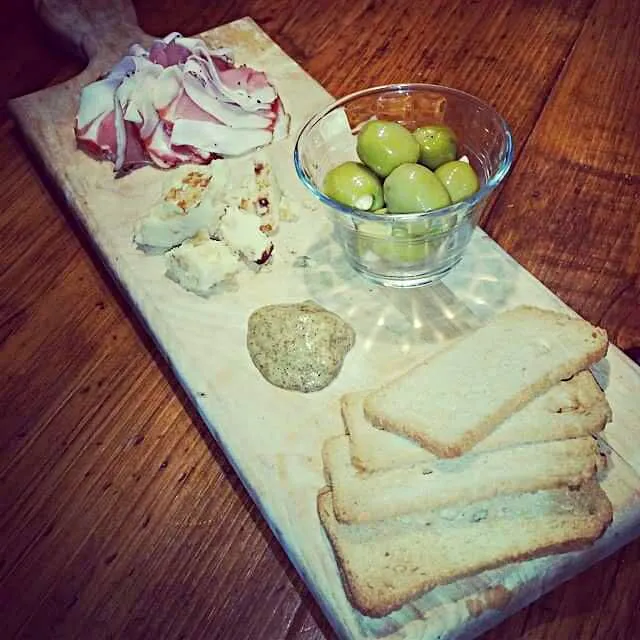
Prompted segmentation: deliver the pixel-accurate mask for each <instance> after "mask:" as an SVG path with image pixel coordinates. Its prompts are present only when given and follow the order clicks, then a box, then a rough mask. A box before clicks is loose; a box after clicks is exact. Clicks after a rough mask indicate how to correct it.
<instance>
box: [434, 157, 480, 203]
mask: <svg viewBox="0 0 640 640" xmlns="http://www.w3.org/2000/svg"><path fill="white" fill-rule="evenodd" d="M436 175H437V176H438V178H440V181H441V182H442V184H443V185H444V186H445V188H446V189H447V191H448V192H449V196H450V197H451V202H460V201H461V200H465V199H466V198H468V197H469V196H472V195H473V194H474V193H475V192H476V191H477V190H478V189H479V188H480V180H478V175H477V174H476V172H475V171H474V170H473V167H472V166H471V165H470V164H469V163H468V162H463V161H462V160H453V161H452V162H447V163H445V164H443V165H442V166H440V167H438V168H437V169H436Z"/></svg>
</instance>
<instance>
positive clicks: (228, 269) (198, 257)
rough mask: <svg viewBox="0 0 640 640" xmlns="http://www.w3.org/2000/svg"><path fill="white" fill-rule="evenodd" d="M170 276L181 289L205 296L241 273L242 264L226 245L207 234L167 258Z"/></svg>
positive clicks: (197, 237)
mask: <svg viewBox="0 0 640 640" xmlns="http://www.w3.org/2000/svg"><path fill="white" fill-rule="evenodd" d="M165 259H166V265H167V276H168V277H169V278H171V279H172V280H175V281H176V282H177V283H178V284H180V286H182V287H184V288H185V289H187V291H193V292H194V293H198V294H200V295H206V294H207V293H210V292H211V290H212V289H213V288H214V287H215V286H216V285H217V284H220V283H221V282H223V281H225V280H228V279H230V278H231V276H233V275H234V274H236V273H237V272H238V270H239V269H240V267H241V264H242V263H241V262H240V259H239V257H238V256H237V254H236V253H234V252H233V251H232V250H231V248H229V247H228V246H227V245H226V244H225V243H224V242H220V241H218V240H212V239H211V238H209V237H208V235H207V233H206V232H202V233H201V234H199V235H197V236H196V237H194V238H192V239H190V240H187V241H185V242H183V243H182V244H181V245H180V246H179V247H176V248H175V249H172V250H171V251H169V252H167V253H166V254H165Z"/></svg>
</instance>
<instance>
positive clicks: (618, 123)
mask: <svg viewBox="0 0 640 640" xmlns="http://www.w3.org/2000/svg"><path fill="white" fill-rule="evenodd" d="M489 4H490V5H491V10H489V9H488V6H489ZM135 5H136V10H137V14H138V20H139V23H140V25H141V27H142V28H143V29H144V31H146V32H147V33H151V34H154V35H164V34H165V33H167V32H169V31H173V30H178V31H181V32H183V33H185V34H193V33H198V32H200V31H203V30H205V29H208V28H211V27H213V26H215V25H217V24H222V23H225V22H228V21H230V20H233V19H236V18H239V17H242V16H244V15H251V16H252V17H253V18H254V19H255V20H256V22H257V23H258V24H259V25H260V26H261V27H262V28H263V29H264V30H265V31H266V32H267V33H268V34H269V35H270V36H271V37H272V38H273V39H274V40H275V41H276V42H277V43H278V44H279V45H280V46H281V47H282V48H283V49H284V50H285V52H286V53H288V54H289V55H290V56H291V57H293V58H294V59H295V60H296V61H297V62H298V63H299V64H301V65H302V66H303V67H304V68H305V70H306V71H307V72H309V73H310V74H311V75H312V76H313V77H314V78H316V79H317V80H318V81H319V82H320V83H321V84H322V85H323V86H324V87H325V88H326V89H327V90H328V91H329V92H331V93H333V94H334V95H341V94H344V93H347V92H349V91H352V90H355V89H359V88H362V87H364V86H368V85H370V84H374V83H375V84H381V83H383V82H391V81H402V80H422V81H429V82H442V83H446V84H451V85H454V86H456V87H459V88H461V89H464V90H467V91H469V92H471V93H474V94H476V95H478V96H480V97H482V98H484V99H486V100H488V101H490V102H491V103H493V104H494V105H495V106H496V107H497V108H498V109H499V110H500V111H501V112H502V113H503V114H504V115H505V117H506V118H507V120H508V121H509V123H510V124H511V126H512V127H513V130H514V135H515V143H516V150H517V159H516V163H515V166H514V169H513V171H512V173H511V175H510V176H509V179H508V180H507V182H506V184H505V186H504V188H503V189H502V191H501V192H500V193H499V194H498V195H497V196H496V197H495V199H494V201H493V206H492V207H491V208H490V209H489V210H488V211H487V212H486V214H485V217H484V219H483V220H482V226H483V227H484V228H485V230H486V231H487V232H488V233H489V234H490V235H491V236H492V237H493V238H494V239H495V240H497V241H498V242H499V243H500V244H501V246H502V247H504V248H505V249H506V250H507V251H509V252H510V253H511V254H512V255H513V256H514V257H515V258H516V259H517V260H518V261H519V262H520V263H521V264H522V265H523V266H524V267H526V268H527V269H528V270H530V271H531V272H532V273H533V274H534V275H535V276H537V277H538V278H540V280H542V282H543V283H545V284H546V285H547V286H548V287H549V288H550V289H551V290H553V291H554V292H555V293H557V294H558V295H559V296H560V298H561V299H562V300H564V301H565V302H566V303H568V304H569V305H570V306H572V307H573V308H574V309H575V310H576V311H577V312H579V313H580V314H582V315H583V316H584V317H586V318H587V319H589V320H590V321H592V322H594V323H598V324H600V325H602V326H604V327H605V328H606V329H607V330H608V331H609V333H610V337H611V339H612V341H613V342H615V343H616V344H617V345H618V346H619V347H621V348H622V349H624V350H626V351H627V352H628V353H630V354H631V355H634V354H638V352H639V351H640V308H639V300H640V151H638V149H639V148H640V125H639V124H638V122H640V107H639V106H638V105H640V66H639V65H638V59H640V38H638V35H637V34H638V33H640V5H639V4H638V3H637V2H635V1H634V0H627V1H626V2H613V1H612V0H601V1H597V0H596V1H595V2H590V1H584V0H577V1H573V2H571V1H569V0H567V1H566V2H547V3H543V2H529V1H526V0H520V1H511V2H503V3H497V2H496V3H481V2H463V1H455V0H453V1H452V0H450V1H448V2H440V1H434V2H431V3H411V2H409V1H408V0H407V1H404V0H398V1H396V2H393V3H388V2H387V3H383V2H376V1H375V0H373V1H369V2H365V1H361V0H350V1H348V2H347V1H346V0H342V1H339V2H333V3H328V2H326V3H324V2H313V1H311V0H303V1H301V2H299V3H293V2H291V3H287V2H283V1H281V0H271V1H270V2H266V1H265V0H253V1H247V2H218V3H210V2H204V1H201V0H185V1H184V2H182V3H180V8H179V9H177V8H176V7H177V6H178V4H177V3H175V2H169V1H168V0H155V1H154V2H149V1H147V0H145V1H144V2H142V1H141V2H136V3H135ZM2 11H3V15H4V16H5V23H6V24H9V25H10V28H9V29H7V30H6V33H5V36H4V38H3V40H2V42H1V43H0V48H1V49H0V60H1V62H0V65H2V68H3V69H4V71H3V74H2V75H3V78H5V81H4V82H3V83H2V85H0V86H1V89H0V91H2V95H1V97H2V104H3V107H2V112H1V113H0V177H1V179H2V184H3V198H2V216H1V217H0V238H1V240H0V242H1V243H2V247H1V251H0V256H1V258H0V261H1V265H2V266H1V269H0V290H1V291H2V297H1V299H0V345H1V353H0V415H1V418H0V419H1V421H2V426H1V429H0V461H1V462H0V504H1V506H2V508H1V509H0V621H1V622H0V624H1V625H2V629H0V635H1V636H2V637H7V638H14V637H15V638H38V639H40V638H92V639H93V638H127V639H128V638H150V637H156V638H267V639H269V638H291V639H294V638H295V639H302V638H304V639H312V638H313V639H316V638H332V637H333V636H332V632H331V630H330V628H329V626H328V624H327V622H326V620H325V619H324V618H323V616H322V614H321V612H320V611H319V609H318V607H317V605H316V604H315V602H314V601H313V599H312V597H311V596H310V595H309V593H308V592H307V591H306V589H305V587H304V585H303V584H302V581H301V580H300V578H299V577H298V576H297V574H296V572H295V571H294V569H293V568H292V567H291V565H290V564H289V562H288V560H287V558H286V556H285V554H284V552H283V551H282V549H281V548H280V546H279V544H278V543H277V542H276V540H275V538H274V537H273V536H272V535H271V533H270V532H269V530H268V528H267V526H266V524H265V523H264V521H263V520H262V519H261V517H260V515H259V514H258V512H257V509H256V508H255V506H254V505H253V503H252V502H251V500H250V498H249V497H248V496H247V494H246V493H245V492H244V490H243V488H242V486H241V484H240V482H239V480H238V479H237V477H236V476H235V475H234V473H233V471H232V469H231V468H230V466H229V464H228V463H227V462H226V460H225V459H224V456H223V455H222V454H221V453H220V451H219V450H218V448H217V446H216V444H215V443H214V441H213V439H212V438H211V436H210V435H209V432H208V430H207V429H206V428H205V426H204V425H203V424H202V422H201V421H200V419H199V417H198V415H197V414H196V412H195V410H194V409H193V408H192V406H191V404H190V402H189V400H188V399H187V398H186V396H185V394H184V393H183V392H182V390H181V388H180V386H179V384H178V383H177V381H176V380H175V379H174V378H173V376H172V374H171V372H170V371H169V369H168V367H167V366H166V365H165V363H164V362H163V360H162V358H161V356H160V355H159V354H158V352H157V351H156V349H155V347H154V346H153V345H152V344H151V342H150V340H149V339H148V338H147V336H146V333H145V331H144V329H143V328H142V327H141V325H140V324H139V323H138V322H137V320H136V319H135V317H134V316H133V314H132V313H131V312H130V310H129V307H128V305H127V303H126V301H125V300H124V299H123V297H122V296H121V295H120V293H119V292H118V290H117V288H116V287H115V286H114V285H113V283H112V281H111V279H110V277H109V276H108V274H107V273H106V272H105V270H104V269H103V267H102V266H101V264H100V262H99V261H98V260H97V259H96V258H95V256H94V252H93V249H92V246H91V244H90V242H89V240H88V238H87V237H86V236H85V235H84V232H83V231H82V229H81V228H79V226H78V225H77V224H76V223H75V222H74V219H73V218H72V217H71V216H70V215H69V213H68V210H67V208H66V205H65V203H64V201H63V200H62V199H61V198H60V197H59V195H58V193H57V191H56V189H55V188H53V185H51V184H49V183H48V180H47V178H46V176H45V174H44V172H42V171H41V170H40V167H39V165H38V160H37V158H35V157H33V156H32V155H31V154H30V153H29V152H28V150H27V147H26V145H25V144H24V141H23V140H22V138H21V135H20V133H19V132H18V130H17V128H16V126H15V125H14V123H13V122H12V121H11V119H10V118H9V115H8V112H7V110H6V108H5V107H4V102H5V99H6V98H9V97H14V96H18V95H22V94H24V93H27V92H31V91H34V90H37V89H39V88H42V87H45V86H49V85H53V84H56V83H58V82H60V81H62V80H64V79H66V78H70V77H72V76H74V75H76V74H77V73H78V72H79V71H80V70H81V69H82V67H83V64H82V62H81V61H79V60H78V59H77V58H75V57H73V56H72V55H71V54H70V53H65V51H64V49H62V48H61V47H60V46H59V45H58V44H57V43H56V41H55V39H54V38H52V37H51V36H50V35H49V33H48V32H47V31H46V30H45V29H44V27H42V25H41V24H40V22H39V21H38V20H37V18H36V16H35V14H34V12H33V9H31V8H30V6H29V5H28V3H10V2H3V3H2ZM639 574H640V542H639V541H636V542H634V543H632V544H630V545H628V546H627V547H625V548H624V549H622V550H621V551H620V552H618V553H616V554H615V555H614V556H612V557H610V558H609V559H607V560H605V561H603V562H601V563H599V564H598V565H596V566H594V567H593V568H591V569H590V570H588V571H586V572H585V573H583V574H581V575H580V576H579V577H578V578H576V579H574V580H572V581H570V582H569V583H567V584H565V585H563V586H561V587H559V588H558V589H556V590H555V591H554V592H552V593H551V594H548V595H547V596H545V597H543V598H542V599H540V600H539V601H538V602H536V603H535V604H533V605H532V606H530V607H528V608H527V609H525V610H523V611H522V612H521V613H519V614H517V615H515V616H513V617H512V618H510V619H509V620H507V621H506V622H504V623H503V624H502V625H500V626H499V627H497V628H496V629H494V630H493V631H491V632H489V633H488V634H486V635H485V637H484V638H485V640H488V639H491V640H494V639H497V638H522V639H524V638H527V640H534V639H535V640H542V639H551V638H554V639H555V638H580V639H587V638H599V639H604V638H607V639H609V638H624V639H633V638H636V637H639V636H640V613H638V612H639V611H640V581H639V580H638V579H637V576H638V575H639Z"/></svg>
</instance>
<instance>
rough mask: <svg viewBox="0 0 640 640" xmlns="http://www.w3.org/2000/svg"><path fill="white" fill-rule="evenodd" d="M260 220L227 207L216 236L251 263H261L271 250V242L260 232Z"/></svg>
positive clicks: (238, 209)
mask: <svg viewBox="0 0 640 640" xmlns="http://www.w3.org/2000/svg"><path fill="white" fill-rule="evenodd" d="M259 223H260V220H259V218H256V216H255V215H253V214H251V213H247V212H246V211H243V210H242V209H240V208H239V207H227V212H226V213H225V215H224V216H223V218H222V220H221V221H220V226H219V227H218V234H219V235H220V237H221V238H222V240H224V242H225V243H226V244H228V245H229V246H230V247H231V249H233V250H234V251H236V252H238V253H239V254H240V255H242V256H243V257H244V258H246V259H247V260H251V261H252V262H258V261H261V260H262V259H263V258H264V256H265V255H268V254H269V253H270V251H271V248H272V243H271V240H270V239H269V238H268V237H267V236H266V235H265V234H264V233H262V232H261V231H260V228H259V226H258V225H259Z"/></svg>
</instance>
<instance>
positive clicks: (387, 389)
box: [318, 306, 612, 617]
mask: <svg viewBox="0 0 640 640" xmlns="http://www.w3.org/2000/svg"><path fill="white" fill-rule="evenodd" d="M607 348H608V340H607V335H606V332H605V331H603V330H602V329H599V328H597V327H594V326H592V325H591V324H590V323H588V322H586V321H584V320H582V319H580V318H573V317H569V316H567V315H564V314H561V313H557V312H553V311H548V310H543V309H538V308H535V307H528V306H523V307H518V308H516V309H513V310H510V311H506V312H504V313H502V314H500V315H498V316H496V317H495V318H494V319H493V320H492V321H491V322H490V323H488V324H486V325H485V326H483V327H481V328H480V329H478V330H476V331H474V332H472V333H469V334H467V335H465V336H463V337H462V338H459V339H458V340H456V341H455V342H453V343H452V344H451V345H450V346H448V347H445V348H444V349H442V350H441V351H440V352H438V353H437V354H436V355H435V356H433V357H432V358H430V359H429V360H427V361H425V362H423V363H421V364H419V365H418V366H416V367H413V368H412V369H411V370H409V371H407V372H406V373H404V374H403V375H401V376H399V377H398V378H395V379H393V380H391V381H390V382H388V383H386V384H385V385H383V386H382V387H380V388H377V389H368V390H362V391H354V392H352V393H348V394H346V395H344V396H343V397H342V400H341V409H342V417H343V421H344V426H345V433H344V435H339V436H336V437H332V438H330V439H328V440H327V441H326V442H325V444H324V447H323V452H322V453H323V463H324V471H325V476H326V481H327V486H326V487H324V488H323V489H322V490H321V491H320V493H319V495H318V513H319V516H320V521H321V522H322V524H323V526H324V529H325V531H326V533H327V535H328V538H329V540H330V543H331V545H332V548H333V550H334V553H335V556H336V560H337V563H338V567H339V569H340V573H341V576H342V579H343V584H344V587H345V591H346V593H347V596H348V597H349V599H350V601H351V602H352V604H353V606H354V607H355V608H357V609H359V610H360V611H361V612H362V613H364V614H366V615H369V616H373V617H380V616H384V615H386V614H388V613H390V612H392V611H394V610H395V609H398V608H400V607H401V606H402V605H404V604H405V603H407V602H408V601H410V600H412V599H414V598H416V597H418V596H420V595H421V594H423V593H425V592H426V591H428V590H430V589H432V588H434V587H436V586H438V585H441V584H445V583H448V582H451V581H453V580H456V579H459V578H462V577H465V576H469V575H473V574H477V573H479V572H481V571H484V570H487V569H490V568H495V567H499V566H502V565H505V564H507V563H510V562H515V561H519V560H525V559H531V558H535V557H539V556H542V555H548V554H552V553H560V552H565V551H569V550H575V549H579V548H582V547H584V546H586V545H589V544H592V543H593V542H594V541H595V540H596V539H597V538H599V537H600V536H601V535H602V534H603V532H604V531H605V530H606V528H607V526H608V525H609V524H610V522H611V520H612V507H611V503H610V501H609V499H608V497H607V495H606V493H605V492H604V491H603V490H602V488H601V487H600V484H599V475H600V472H601V470H602V469H603V468H604V467H605V466H606V458H605V457H604V455H603V453H601V451H600V449H599V447H598V442H597V439H596V438H595V436H596V434H598V432H600V431H602V430H603V429H604V428H605V426H606V424H607V422H609V421H610V420H611V409H610V406H609V404H608V402H607V399H606V397H605V394H604V392H603V391H602V389H601V388H600V387H599V386H598V384H597V382H596V380H595V379H594V377H593V375H592V373H591V372H590V370H589V367H590V366H591V365H593V364H595V363H596V362H597V361H599V360H600V359H602V358H603V357H604V356H605V355H606V352H607Z"/></svg>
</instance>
